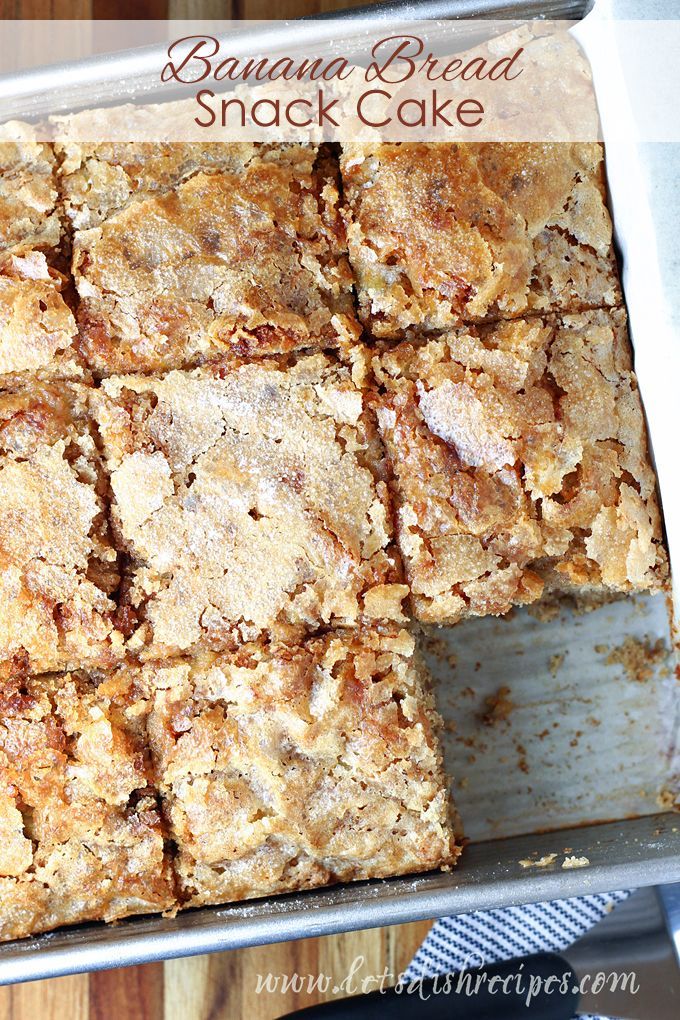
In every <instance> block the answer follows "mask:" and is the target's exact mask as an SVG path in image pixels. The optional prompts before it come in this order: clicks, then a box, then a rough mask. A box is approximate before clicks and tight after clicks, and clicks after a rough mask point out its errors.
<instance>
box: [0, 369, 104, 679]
mask: <svg viewBox="0 0 680 1020" xmlns="http://www.w3.org/2000/svg"><path fill="white" fill-rule="evenodd" d="M105 490H106V480H105V478H104V476H103V473H102V469H101V464H100V462H99V457H98V454H97V449H96V445H95V440H94V437H93V435H92V432H91V428H90V421H89V418H88V410H87V390H86V389H85V387H82V386H68V385H66V384H64V385H62V386H60V387H57V386H56V385H47V384H37V383H36V384H34V385H33V386H32V387H31V389H30V390H24V391H21V392H17V393H15V394H8V393H5V394H2V395H0V603H2V606H3V610H2V614H1V615H0V679H1V678H2V677H6V676H7V675H8V674H10V673H11V672H12V671H13V670H14V669H20V670H24V669H27V670H29V671H30V672H32V673H40V672H47V671H51V670H58V669H67V668H76V667H78V666H83V665H94V666H101V667H106V666H109V665H112V664H113V662H115V661H116V660H117V659H118V657H119V655H120V654H121V653H122V645H123V639H122V635H121V634H120V633H119V632H118V631H117V630H116V627H115V625H114V619H115V613H116V606H115V603H114V602H113V600H112V598H111V594H112V593H113V592H114V591H115V590H116V588H117V586H118V567H117V556H116V553H115V550H114V549H113V547H112V546H111V543H110V542H109V539H108V530H107V524H106V508H105V503H104V494H105Z"/></svg>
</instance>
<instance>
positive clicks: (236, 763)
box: [136, 628, 457, 905]
mask: <svg viewBox="0 0 680 1020" xmlns="http://www.w3.org/2000/svg"><path fill="white" fill-rule="evenodd" d="M142 676H143V680H142V681H141V682H140V681H139V680H137V681H136V686H137V687H138V688H141V689H147V690H148V691H150V692H151V693H150V699H151V702H150V703H151V710H150V716H149V733H150V740H151V747H152V751H153V754H154V759H155V763H156V769H157V773H158V780H159V784H160V788H161V791H162V793H163V796H164V799H165V801H166V810H167V812H168V817H169V819H170V824H171V827H172V835H173V838H174V839H175V840H176V842H177V844H178V848H179V856H178V860H177V862H176V868H177V871H178V875H179V878H180V883H181V888H182V893H183V896H184V898H185V899H186V900H188V902H189V905H197V904H199V903H206V902H219V901H221V900H225V899H240V898H243V897H249V896H257V895H263V894H265V893H267V892H272V891H279V890H282V889H288V888H291V889H293V888H302V887H304V886H308V885H318V884H321V883H324V882H329V881H334V880H336V881H337V880H347V879H354V878H364V877H380V876H382V875H386V874H398V873H401V872H404V871H409V870H427V869H428V868H433V867H437V866H440V865H442V864H448V863H450V862H451V861H452V860H453V859H454V857H455V855H456V853H457V850H456V848H455V847H454V844H453V838H452V835H451V832H450V828H449V824H448V811H447V791H446V781H445V777H444V775H443V772H442V766H441V757H440V753H439V749H438V745H437V740H436V735H435V733H434V732H433V728H435V727H436V724H437V717H436V714H435V712H434V708H433V702H432V698H431V695H430V693H429V690H428V688H427V685H426V680H425V675H424V672H423V671H422V669H421V667H420V665H419V663H418V660H417V659H416V658H415V657H414V642H413V638H412V637H411V635H410V634H408V633H407V632H405V631H399V630H396V629H393V628H388V629H386V630H384V631H382V632H381V631H378V630H359V631H351V632H342V631H337V632H335V633H333V634H328V635H326V636H325V637H322V638H317V639H314V640H311V641H309V642H307V643H304V644H302V645H298V646H297V647H295V648H290V647H288V646H279V647H277V646H269V647H267V646H262V645H258V644H251V645H245V646H242V647H241V648H240V649H239V650H238V652H236V653H233V654H231V655H229V654H226V655H225V654H221V655H211V654H209V653H204V654H203V655H202V656H201V657H200V658H198V659H195V660H193V661H187V660H175V661H174V662H166V663H153V664H150V665H148V666H147V667H145V668H144V670H143V673H142Z"/></svg>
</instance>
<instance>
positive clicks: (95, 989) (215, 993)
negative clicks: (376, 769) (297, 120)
mask: <svg viewBox="0 0 680 1020" xmlns="http://www.w3.org/2000/svg"><path fill="white" fill-rule="evenodd" d="M355 2H359V0H355ZM361 2H365V0H361ZM349 6H352V0H232V2H229V0H225V2H223V0H168V2H165V0H0V16H1V17H2V18H3V19H6V18H138V19H139V18H166V17H169V18H201V17H204V18H292V17H297V16H299V15H301V14H314V13H318V12H321V11H331V10H339V9H341V8H343V7H349ZM429 927H430V922H429V921H425V922H420V923H416V924H406V925H401V926H399V927H393V928H380V929H375V930H374V931H364V932H355V933H353V934H350V935H337V936H331V937H328V938H322V939H305V940H304V941H301V942H287V943H283V944H281V945H276V946H263V947H262V948H257V949H245V950H239V951H236V952H231V953H218V954H215V955H213V956H200V957H196V958H194V959H191V960H176V961H173V962H169V963H159V964H148V965H146V966H143V967H129V968H126V969H124V970H114V971H107V972H103V973H101V974H91V975H84V976H82V977H67V978H59V979H56V980H53V981H37V982H33V983H31V984H27V985H16V986H14V987H12V988H0V1020H111V1018H115V1020H208V1018H210V1020H242V1018H244V1020H245V1018H247V1020H273V1018H275V1017H279V1016H281V1015H282V1014H283V1013H286V1012H288V1011H290V1010H293V1009H296V1008H300V1007H302V1006H305V1005H310V1004H311V1003H314V1002H323V1001H325V1000H326V999H329V998H333V997H334V996H333V992H332V988H333V986H337V987H340V988H342V982H343V981H344V980H346V979H347V976H348V975H349V974H350V972H353V973H354V981H355V987H356V990H357V991H359V990H360V985H361V981H362V980H363V979H365V978H369V979H370V977H372V976H378V975H381V974H382V973H383V971H384V969H385V967H387V968H388V971H389V972H391V973H393V974H398V973H399V972H400V971H402V970H403V969H404V968H405V967H406V965H407V964H408V962H409V960H410V959H411V957H412V956H413V953H414V952H415V950H416V948H417V946H418V945H419V943H420V942H421V940H422V939H423V938H424V937H425V935H426V933H427V931H428V929H429ZM266 974H272V975H275V976H280V975H287V976H288V977H289V978H292V977H293V976H294V975H296V974H297V975H300V977H301V978H303V979H304V983H305V985H306V984H307V982H308V980H313V979H314V978H315V977H317V976H318V975H321V976H322V977H326V976H327V977H328V983H329V985H330V988H329V990H328V991H327V992H325V993H322V992H319V991H318V989H317V990H314V989H313V990H311V991H309V990H307V988H306V987H305V988H304V989H303V990H300V991H295V990H294V988H291V987H289V988H288V989H287V990H286V991H283V990H281V987H280V981H279V989H278V990H277V991H275V992H265V991H263V992H261V993H260V994H258V993H257V982H258V975H266ZM310 976H311V978H310ZM391 983H393V982H391ZM338 994H340V995H342V994H346V993H345V992H344V991H342V990H341V991H340V992H339V993H338Z"/></svg>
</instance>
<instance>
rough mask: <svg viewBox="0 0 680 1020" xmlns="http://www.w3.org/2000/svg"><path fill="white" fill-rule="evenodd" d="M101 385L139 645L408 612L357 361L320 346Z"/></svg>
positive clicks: (98, 405) (183, 645) (168, 646)
mask: <svg viewBox="0 0 680 1020" xmlns="http://www.w3.org/2000/svg"><path fill="white" fill-rule="evenodd" d="M92 401H93V405H94V409H95V414H96V417H97V420H98V423H99V427H100V431H101V435H102V437H103V442H104V452H105V456H106V460H107V465H108V468H109V471H110V476H111V489H112V495H113V502H112V519H113V523H114V529H115V534H116V540H117V542H118V543H119V544H120V546H121V547H122V548H123V549H124V550H125V551H126V552H127V554H128V556H129V559H130V569H129V572H128V580H127V582H126V583H125V584H124V590H123V598H124V602H125V605H126V607H127V608H128V610H129V612H130V614H131V622H130V628H131V629H134V628H135V627H136V628H137V629H136V632H135V636H134V637H133V638H132V640H131V647H140V648H142V649H143V650H144V651H145V654H146V653H148V654H151V653H152V651H153V649H155V650H156V652H157V653H158V654H166V653H168V652H171V653H175V652H178V651H184V650H186V649H189V648H191V647H192V646H194V645H196V644H197V643H198V642H207V643H208V644H209V645H213V646H215V647H221V646H223V645H224V644H225V643H226V644H229V643H230V642H232V641H233V640H236V639H238V640H241V639H243V638H252V637H255V636H257V635H259V634H260V633H269V632H276V633H287V632H288V631H290V632H292V633H295V634H300V633H304V632H305V631H308V630H310V629H315V628H317V627H320V626H325V625H329V624H354V623H356V622H358V621H359V620H360V619H361V618H363V617H367V618H371V619H372V618H382V617H387V618H389V617H396V618H400V602H401V599H402V598H403V597H404V595H405V592H406V589H405V587H404V586H403V585H401V584H399V583H398V582H399V574H398V569H397V565H396V563H395V560H394V556H393V553H392V549H391V539H392V536H391V522H390V517H389V512H388V507H387V502H386V485H385V483H384V481H383V480H382V478H381V471H382V451H381V448H380V444H379V441H378V439H377V434H376V432H375V430H374V426H373V423H372V419H371V417H370V415H369V414H368V413H367V412H366V410H365V408H364V406H363V396H362V392H361V390H360V389H359V387H358V386H357V385H356V384H355V383H354V381H353V379H352V374H351V371H350V369H349V367H347V366H344V365H341V364H339V363H338V362H336V361H335V360H333V359H332V358H330V357H329V356H327V355H323V354H317V355H311V356H308V357H302V358H294V359H292V360H291V359H286V358H280V359H278V360H275V359H265V360H263V361H261V362H254V363H243V364H222V365H218V366H212V367H205V368H202V369H196V370H194V371H192V372H170V373H169V374H168V375H166V376H164V377H162V378H155V377H141V376H132V375H130V376H122V377H114V378H111V379H106V380H104V382H103V383H102V386H101V388H100V389H98V390H95V391H93V393H92ZM133 617H134V618H133ZM137 624H139V626H137ZM148 645H151V646H152V648H151V651H150V650H149V648H147V647H146V646H148Z"/></svg>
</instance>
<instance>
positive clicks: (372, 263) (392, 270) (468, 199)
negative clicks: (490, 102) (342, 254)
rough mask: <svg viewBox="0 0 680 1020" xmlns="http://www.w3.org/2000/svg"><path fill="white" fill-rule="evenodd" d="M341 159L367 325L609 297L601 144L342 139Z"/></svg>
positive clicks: (449, 319) (400, 330)
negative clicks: (363, 141)
mask: <svg viewBox="0 0 680 1020" xmlns="http://www.w3.org/2000/svg"><path fill="white" fill-rule="evenodd" d="M341 169H342V180H343V187H344V195H345V200H346V202H347V210H346V217H347V221H348V227H347V230H348V242H349V252H350V260H351V263H352V267H353V269H354V272H355V275H356V279H357V290H358V297H359V314H360V317H361V319H362V320H363V321H364V323H365V324H366V325H367V326H368V327H369V328H370V329H371V331H372V333H373V335H374V336H376V337H385V338H399V337H403V336H405V335H406V334H407V333H408V331H409V330H413V331H415V332H419V333H422V332H428V331H437V330H443V329H447V328H450V327H452V326H457V325H459V324H460V322H461V321H463V322H476V321H480V320H484V319H506V318H512V317H515V316H518V315H521V314H523V313H525V312H528V311H532V312H546V311H550V310H559V309H563V310H566V311H572V312H576V311H580V310H583V309H585V308H588V307H596V306H602V305H614V304H616V303H617V301H619V300H620V297H621V295H620V290H619V285H618V280H617V273H616V266H615V261H614V256H613V251H612V226H611V221H610V218H609V213H608V211H607V208H606V205H605V202H604V171H603V150H602V147H601V146H600V145H597V144H573V145H571V144H552V145H550V144H519V143H515V144H511V143H497V144H491V143H488V144H459V145H456V144H434V143H422V144H415V143H414V144H411V143H409V144H401V145H400V144H391V145H390V144H379V145H374V146H367V145H363V146H360V145H354V146H352V145H349V146H347V147H345V148H344V149H343V153H342V156H341Z"/></svg>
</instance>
